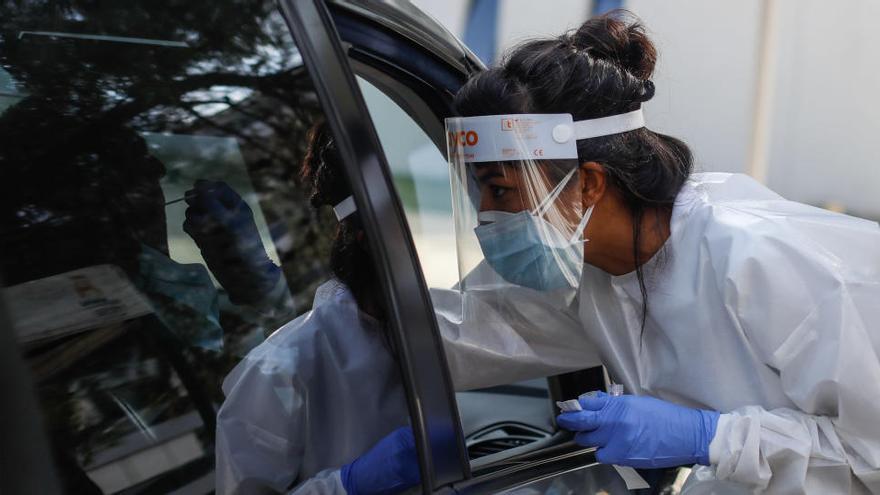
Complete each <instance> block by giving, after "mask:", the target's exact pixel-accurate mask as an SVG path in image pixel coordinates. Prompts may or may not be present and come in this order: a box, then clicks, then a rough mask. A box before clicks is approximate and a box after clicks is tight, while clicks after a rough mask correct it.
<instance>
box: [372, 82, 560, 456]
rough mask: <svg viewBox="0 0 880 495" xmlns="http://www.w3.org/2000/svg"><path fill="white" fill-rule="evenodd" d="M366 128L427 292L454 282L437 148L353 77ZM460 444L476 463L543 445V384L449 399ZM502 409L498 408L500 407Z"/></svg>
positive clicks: (546, 423)
mask: <svg viewBox="0 0 880 495" xmlns="http://www.w3.org/2000/svg"><path fill="white" fill-rule="evenodd" d="M358 82H359V83H360V87H361V91H362V93H363V95H364V99H365V101H366V103H367V108H368V109H369V112H370V115H371V117H372V119H373V124H374V125H375V127H376V131H377V133H378V135H379V140H380V141H381V143H382V148H383V150H384V151H385V154H386V157H387V158H388V165H389V167H390V168H391V171H392V175H393V178H394V185H395V186H396V188H397V192H398V195H399V196H400V199H401V202H402V203H403V207H404V210H405V212H406V217H407V221H408V222H409V225H410V229H411V230H412V233H413V238H414V242H415V246H416V251H417V252H418V255H419V262H420V263H421V266H422V270H423V271H424V276H425V280H426V282H427V284H428V287H431V288H445V289H449V288H452V287H453V286H454V285H455V284H456V283H457V282H458V280H459V271H458V270H459V266H458V261H457V257H456V245H455V237H454V225H453V217H452V206H451V197H452V196H451V193H450V181H449V168H448V167H449V165H448V164H447V162H446V159H445V158H444V155H443V153H441V151H440V150H439V149H438V148H437V145H436V144H435V142H434V141H432V140H431V138H430V137H429V136H428V135H427V134H426V133H425V132H424V131H423V129H422V127H420V126H419V125H418V124H417V123H416V121H415V120H414V119H413V118H412V117H411V116H410V115H409V114H408V113H407V112H406V111H405V110H404V109H403V108H401V106H400V105H398V104H397V103H396V102H395V101H394V100H393V99H392V98H391V97H389V96H388V95H386V94H385V93H383V92H382V91H381V90H379V89H378V88H377V87H376V86H375V85H373V84H371V83H370V82H369V81H367V80H366V79H363V78H359V79H358ZM456 399H457V402H458V410H459V415H460V417H461V422H462V428H463V430H464V436H465V443H466V445H467V448H468V453H469V456H470V458H471V459H472V460H473V459H477V458H480V457H484V456H486V455H489V454H495V453H498V452H502V451H505V450H508V449H512V448H514V447H522V446H525V445H528V444H531V443H533V442H537V441H539V440H543V439H546V438H549V437H550V436H551V435H552V434H553V432H554V431H555V423H554V421H553V409H552V405H551V401H550V392H549V388H548V384H547V380H546V379H536V380H528V381H523V382H516V383H511V384H508V385H502V386H497V387H492V388H487V389H480V390H468V391H463V392H459V393H457V394H456ZM501 404H503V405H501Z"/></svg>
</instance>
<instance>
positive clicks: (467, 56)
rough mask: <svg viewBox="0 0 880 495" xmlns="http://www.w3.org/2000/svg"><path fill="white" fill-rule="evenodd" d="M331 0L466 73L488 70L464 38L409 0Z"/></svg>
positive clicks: (331, 2) (332, 2)
mask: <svg viewBox="0 0 880 495" xmlns="http://www.w3.org/2000/svg"><path fill="white" fill-rule="evenodd" d="M328 3H330V4H332V5H336V6H338V7H341V8H343V9H345V10H347V11H349V12H351V13H353V14H355V15H357V16H359V17H363V18H367V19H369V20H371V21H373V22H375V23H377V24H380V25H382V26H383V27H385V28H387V29H390V30H392V31H394V32H396V33H398V34H399V35H401V36H403V37H405V38H407V39H409V40H411V41H413V42H415V43H416V44H418V45H419V46H421V47H423V48H425V49H426V50H428V51H430V52H431V53H432V54H434V55H435V56H437V57H439V58H440V59H442V60H444V61H445V62H448V63H449V64H451V65H453V66H454V67H455V68H456V69H458V70H460V71H462V72H463V73H465V74H472V73H474V72H477V71H480V70H483V69H485V65H484V64H483V63H482V62H481V61H480V59H479V58H477V56H476V55H474V54H473V52H471V51H470V49H468V48H467V46H465V44H464V43H462V42H461V40H459V39H458V38H457V37H456V36H455V35H453V34H452V33H450V32H449V30H447V29H446V28H445V27H443V26H442V25H441V24H440V23H439V22H437V20H436V19H434V18H433V17H431V16H430V15H428V14H426V13H425V12H424V11H422V10H421V9H419V8H418V7H416V6H415V5H413V4H412V2H410V1H409V0H330V1H329V2H328Z"/></svg>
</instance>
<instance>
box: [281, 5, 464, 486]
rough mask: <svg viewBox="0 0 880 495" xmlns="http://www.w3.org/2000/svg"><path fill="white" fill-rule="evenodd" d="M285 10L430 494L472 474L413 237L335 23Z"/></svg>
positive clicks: (323, 15) (316, 10)
mask: <svg viewBox="0 0 880 495" xmlns="http://www.w3.org/2000/svg"><path fill="white" fill-rule="evenodd" d="M280 7H281V10H282V13H283V14H284V17H285V19H286V21H287V24H288V27H289V28H290V31H291V34H292V36H293V37H294V39H295V40H296V44H297V47H299V50H300V53H301V54H302V56H303V61H304V62H305V65H306V67H307V68H308V69H309V74H310V76H311V77H312V79H313V81H314V86H315V90H316V92H317V94H318V98H319V100H320V102H321V104H322V106H323V108H324V112H325V115H326V118H327V122H328V124H329V125H330V128H331V130H332V131H333V133H334V136H335V138H336V143H337V148H338V149H339V152H340V155H341V156H342V159H343V162H344V166H345V169H346V172H347V175H348V178H349V182H350V185H351V188H352V193H353V196H354V199H355V203H356V204H357V207H358V214H359V215H360V218H361V221H362V222H363V224H364V229H365V230H366V232H367V237H368V239H369V247H370V250H371V252H372V253H373V256H374V261H375V263H376V268H377V273H378V275H379V278H380V282H381V284H382V287H383V292H384V295H385V299H386V301H388V303H389V308H388V310H389V320H390V322H391V323H392V328H393V330H394V331H393V332H392V337H393V341H394V344H395V345H396V347H397V351H398V362H399V366H400V368H401V372H402V379H403V385H404V389H405V391H406V394H407V399H408V404H409V409H410V420H411V423H412V427H413V432H414V434H415V439H416V448H417V450H418V454H419V461H420V466H421V474H422V487H423V489H424V490H425V491H427V492H430V491H431V490H433V489H435V488H438V487H441V486H442V485H446V484H449V483H452V482H456V481H460V480H461V479H466V478H470V466H469V464H468V463H467V461H466V460H467V454H466V450H465V445H464V438H463V437H462V433H461V431H462V430H461V425H460V421H459V418H458V410H457V406H456V403H455V398H454V395H453V394H452V392H451V391H452V390H453V387H452V380H451V378H450V375H449V369H448V366H447V365H446V359H445V355H444V354H443V352H442V345H441V343H440V341H439V337H438V335H439V332H438V331H437V330H436V320H435V317H434V311H433V306H432V305H431V303H430V299H429V296H428V291H427V287H426V285H425V282H424V279H423V276H422V270H421V267H420V265H419V261H418V257H417V256H416V253H415V248H414V244H413V240H412V235H411V234H410V231H409V228H408V225H407V223H406V220H405V216H404V212H403V208H402V206H401V204H400V202H399V200H398V198H397V194H396V190H395V189H394V186H393V181H392V178H391V175H390V172H389V170H390V169H389V167H388V164H387V162H386V160H385V156H384V154H383V152H382V147H381V145H380V143H379V138H378V136H377V134H376V130H375V128H374V127H373V125H372V121H371V120H370V118H369V112H368V111H367V108H366V104H365V103H364V100H363V97H362V95H361V93H360V89H359V88H358V86H357V82H356V80H355V78H354V74H353V72H352V71H351V68H350V67H349V65H348V59H347V57H346V54H345V51H344V49H343V47H342V44H341V41H340V39H339V37H338V34H337V32H336V29H335V26H334V24H333V21H332V19H331V17H330V14H329V12H328V11H327V8H326V6H325V5H324V2H322V1H320V0H298V1H297V0H281V1H280ZM404 329H405V331H404ZM438 349H440V352H438Z"/></svg>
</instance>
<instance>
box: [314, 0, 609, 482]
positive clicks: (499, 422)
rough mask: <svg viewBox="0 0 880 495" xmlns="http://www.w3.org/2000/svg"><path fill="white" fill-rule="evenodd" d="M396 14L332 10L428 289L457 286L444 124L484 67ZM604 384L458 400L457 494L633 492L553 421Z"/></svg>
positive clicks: (563, 383)
mask: <svg viewBox="0 0 880 495" xmlns="http://www.w3.org/2000/svg"><path fill="white" fill-rule="evenodd" d="M387 10H389V7H388V5H387V4H384V5H383V3H382V2H370V1H363V2H331V3H330V12H331V14H332V16H333V20H334V21H335V24H336V26H337V28H338V30H339V33H340V36H341V38H342V40H343V43H344V46H345V47H346V48H347V53H348V56H349V59H350V63H351V66H352V68H353V70H354V72H355V74H356V78H357V81H358V83H359V87H360V90H361V94H362V95H363V98H364V101H365V103H366V107H367V110H368V112H369V115H370V117H371V118H372V121H373V124H374V127H375V128H376V130H377V133H378V137H379V140H380V143H381V145H382V148H383V150H384V153H385V155H386V160H387V163H388V166H389V167H390V175H391V177H392V179H393V182H394V186H395V188H396V192H397V194H398V196H399V198H400V203H401V206H402V208H403V210H404V214H405V217H406V220H407V222H408V226H409V229H410V231H411V234H412V237H413V242H414V248H415V251H416V254H417V255H418V257H419V261H420V265H421V268H422V275H423V276H424V278H425V282H426V284H427V285H428V287H451V286H452V285H453V284H454V283H455V282H457V274H458V267H457V265H456V260H455V254H454V253H455V242H454V239H453V237H452V233H453V228H452V216H451V215H452V213H451V205H450V195H449V175H448V171H447V168H446V161H445V158H444V155H445V151H446V149H445V136H444V131H443V126H442V119H443V118H445V117H447V116H450V115H451V108H450V103H451V97H452V95H453V94H454V93H455V91H456V90H457V89H458V87H460V85H461V84H463V82H464V81H465V80H466V79H467V78H468V77H469V76H470V75H472V74H473V73H474V72H475V71H478V70H481V64H479V62H478V61H476V59H475V58H473V57H472V56H470V54H469V52H468V51H467V49H466V48H464V47H461V46H456V44H455V43H454V39H453V40H452V42H451V41H450V37H449V36H448V33H445V32H442V31H441V28H439V26H436V25H435V24H432V21H431V20H430V19H425V18H424V17H423V16H422V15H421V14H420V13H419V12H417V11H414V10H415V9H414V8H413V7H412V6H411V5H408V6H406V7H404V8H401V9H395V10H394V11H393V12H387ZM364 11H367V12H369V13H371V14H372V15H363V12H364ZM414 31H418V32H420V33H421V34H420V35H418V36H417V35H415V34H413V32H414ZM410 329H411V327H410V326H407V330H410ZM435 331H436V330H435ZM439 351H440V350H439V349H438V352H439ZM604 381H605V380H604V377H603V375H602V371H601V368H592V369H585V370H583V371H578V372H573V373H568V374H566V375H561V376H556V377H548V378H546V379H537V380H530V381H528V382H519V383H511V384H509V385H503V386H499V387H493V388H491V389H484V390H475V391H473V390H472V391H463V392H459V393H457V394H456V395H455V397H456V405H457V410H458V412H459V413H460V418H461V424H462V434H463V436H464V437H465V442H466V447H467V455H468V457H467V461H468V463H469V465H470V467H471V469H472V475H471V477H470V478H468V479H467V480H462V481H460V482H459V483H456V484H454V485H453V486H454V488H455V489H456V490H459V491H462V492H468V493H490V492H496V491H503V490H507V489H517V487H519V488H525V487H528V488H529V489H534V490H539V492H543V491H546V490H550V489H551V488H552V487H555V488H559V487H574V489H578V487H580V488H583V489H588V488H589V487H595V488H596V489H597V490H598V489H600V488H602V487H604V488H605V489H609V490H610V491H612V492H613V491H614V490H619V489H625V488H624V483H623V482H622V480H621V478H620V476H618V474H617V473H616V472H615V471H614V470H613V469H611V468H610V467H608V466H599V465H597V464H596V463H595V458H594V455H593V451H592V449H583V448H579V447H577V446H576V445H574V444H573V442H571V441H570V436H569V435H568V434H567V433H565V432H559V431H558V430H557V429H556V426H555V421H554V419H553V418H554V416H555V412H554V411H555V409H554V406H553V401H554V400H556V399H560V398H571V397H574V396H577V395H578V394H580V393H582V392H584V391H586V390H593V389H598V388H604V386H605V383H604ZM535 480H544V482H543V483H544V484H543V485H542V484H541V483H542V482H538V481H535ZM548 480H550V481H548Z"/></svg>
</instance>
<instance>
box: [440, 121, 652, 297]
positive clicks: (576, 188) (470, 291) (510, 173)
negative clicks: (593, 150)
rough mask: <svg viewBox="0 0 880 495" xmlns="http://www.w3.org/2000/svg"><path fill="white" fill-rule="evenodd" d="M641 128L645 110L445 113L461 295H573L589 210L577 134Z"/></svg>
mask: <svg viewBox="0 0 880 495" xmlns="http://www.w3.org/2000/svg"><path fill="white" fill-rule="evenodd" d="M642 126H644V119H643V117H642V114H641V110H638V111H636V112H631V113H629V114H622V115H615V116H612V117H605V118H602V119H593V120H587V121H580V122H573V121H572V117H571V115H569V114H519V115H491V116H479V117H456V118H449V119H446V130H447V146H448V156H449V165H450V173H451V182H452V196H453V198H452V200H453V215H454V219H455V229H456V232H455V235H456V244H457V249H458V269H459V276H460V281H459V286H458V289H459V291H460V292H462V294H464V295H465V296H468V295H478V296H480V297H481V298H484V299H486V298H492V297H504V292H505V289H514V288H515V289H514V290H517V291H520V290H523V289H522V288H525V289H531V290H534V291H541V292H545V293H554V294H558V295H561V296H566V295H570V296H573V295H574V293H575V291H576V289H577V288H578V285H579V283H580V278H581V273H582V270H583V263H584V243H585V242H586V240H585V239H584V229H585V228H586V225H587V222H588V221H589V219H590V215H591V213H592V207H589V208H585V207H584V202H583V198H582V191H583V182H582V181H583V178H582V175H581V172H580V170H579V169H580V167H579V160H578V155H577V144H576V143H577V140H579V139H588V138H591V137H598V136H603V135H609V134H616V133H619V132H625V131H628V130H633V129H636V128H639V127H642ZM465 303H467V298H465ZM464 311H465V313H466V314H467V313H468V310H467V304H465V308H464Z"/></svg>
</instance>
